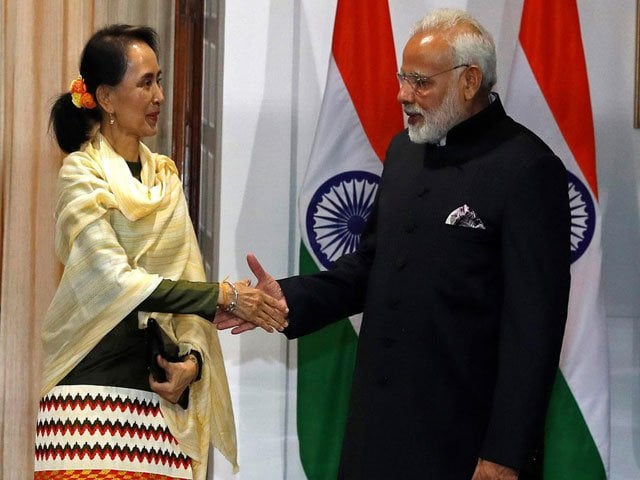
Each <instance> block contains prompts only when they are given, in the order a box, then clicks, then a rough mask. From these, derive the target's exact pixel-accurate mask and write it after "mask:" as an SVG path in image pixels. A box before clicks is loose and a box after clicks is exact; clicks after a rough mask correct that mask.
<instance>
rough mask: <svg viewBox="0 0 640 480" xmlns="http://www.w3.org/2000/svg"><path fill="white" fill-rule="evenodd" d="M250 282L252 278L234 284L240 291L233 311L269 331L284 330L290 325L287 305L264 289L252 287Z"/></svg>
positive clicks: (241, 317)
mask: <svg viewBox="0 0 640 480" xmlns="http://www.w3.org/2000/svg"><path fill="white" fill-rule="evenodd" d="M250 284H251V281H250V280H242V281H240V282H236V283H235V284H234V286H235V288H236V290H237V291H238V301H237V305H236V307H235V309H234V310H233V312H231V313H233V315H235V316H237V317H238V318H240V319H242V320H244V321H246V322H250V323H252V324H254V325H256V326H258V327H261V328H263V329H264V330H266V331H267V332H273V329H274V328H275V329H276V330H278V331H282V330H284V329H285V328H286V326H287V325H288V323H287V318H286V317H287V313H288V309H287V306H286V305H285V304H283V303H282V302H279V301H278V300H276V299H275V298H273V297H272V296H271V295H268V294H267V293H265V292H264V291H263V290H260V289H258V288H251V286H250ZM232 295H233V294H232Z"/></svg>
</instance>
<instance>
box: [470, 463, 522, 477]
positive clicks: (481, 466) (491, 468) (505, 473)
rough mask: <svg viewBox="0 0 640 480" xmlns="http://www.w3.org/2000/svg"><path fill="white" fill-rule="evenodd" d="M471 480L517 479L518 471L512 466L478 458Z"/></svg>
mask: <svg viewBox="0 0 640 480" xmlns="http://www.w3.org/2000/svg"><path fill="white" fill-rule="evenodd" d="M471 480H518V472H517V471H515V470H514V469H513V468H509V467H505V466H504V465H500V464H498V463H493V462H490V461H489V460H483V459H482V458H480V459H478V464H477V465H476V471H475V472H473V477H472V478H471Z"/></svg>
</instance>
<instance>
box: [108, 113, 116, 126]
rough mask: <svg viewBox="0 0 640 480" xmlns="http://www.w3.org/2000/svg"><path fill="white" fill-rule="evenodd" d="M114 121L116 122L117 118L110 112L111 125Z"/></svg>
mask: <svg viewBox="0 0 640 480" xmlns="http://www.w3.org/2000/svg"><path fill="white" fill-rule="evenodd" d="M114 123H116V119H115V118H113V113H110V114H109V125H113V124H114Z"/></svg>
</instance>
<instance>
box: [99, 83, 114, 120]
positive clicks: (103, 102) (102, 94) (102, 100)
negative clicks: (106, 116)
mask: <svg viewBox="0 0 640 480" xmlns="http://www.w3.org/2000/svg"><path fill="white" fill-rule="evenodd" d="M112 94H113V89H112V88H111V87H110V86H109V85H104V84H102V85H99V86H98V88H97V89H96V101H97V102H98V104H99V105H100V107H101V108H102V109H103V110H104V111H105V112H107V113H114V111H113V105H112V102H111V95H112Z"/></svg>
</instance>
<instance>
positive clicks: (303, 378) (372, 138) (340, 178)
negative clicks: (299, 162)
mask: <svg viewBox="0 0 640 480" xmlns="http://www.w3.org/2000/svg"><path fill="white" fill-rule="evenodd" d="M396 66H397V65H396V59H395V50H394V44H393V36H392V32H391V21H390V17H389V6H388V4H387V0H338V6H337V11H336V18H335V24H334V32H333V43H332V49H331V58H330V59H329V70H328V73H327V82H326V87H325V92H324V98H323V102H322V107H321V111H320V118H319V120H318V126H317V128H316V134H315V139H314V144H313V147H312V151H311V156H310V158H309V163H308V166H307V171H306V174H305V180H304V182H303V185H302V187H301V190H300V194H299V220H300V230H301V237H302V241H303V243H302V245H301V246H300V273H301V274H308V273H314V272H317V271H319V270H320V269H325V268H328V267H329V266H330V265H331V263H332V262H333V261H334V260H336V259H337V258H338V257H340V256H341V255H343V254H345V253H349V252H351V251H353V250H354V249H355V248H356V246H357V244H358V242H359V239H360V235H361V233H362V229H363V227H364V224H365V221H366V220H367V217H368V215H369V212H370V209H371V206H372V203H373V199H374V196H375V193H376V190H377V188H378V180H379V175H380V172H381V171H382V160H383V158H384V154H385V151H386V148H387V145H388V144H389V142H390V140H391V138H392V137H393V135H394V134H396V133H398V132H399V131H400V130H401V129H402V128H403V122H402V110H401V108H400V105H399V104H398V103H397V102H396V94H397V91H398V84H397V81H396V78H395V72H396ZM358 330H359V320H358V319H355V318H353V319H343V320H341V321H340V322H338V323H334V324H332V325H330V326H328V327H326V328H324V329H322V330H321V331H319V332H316V333H314V334H312V335H309V336H306V337H303V338H300V339H299V340H298V395H297V415H298V419H297V424H298V439H299V443H300V457H301V461H302V465H303V467H304V471H305V473H306V475H307V478H309V479H310V480H324V479H329V478H336V475H337V471H338V464H339V460H340V451H341V447H342V438H343V435H344V428H345V423H346V416H347V406H348V402H349V392H350V388H351V377H352V373H353V366H354V361H355V355H356V346H357V338H358Z"/></svg>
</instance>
